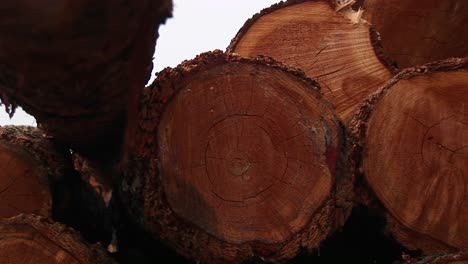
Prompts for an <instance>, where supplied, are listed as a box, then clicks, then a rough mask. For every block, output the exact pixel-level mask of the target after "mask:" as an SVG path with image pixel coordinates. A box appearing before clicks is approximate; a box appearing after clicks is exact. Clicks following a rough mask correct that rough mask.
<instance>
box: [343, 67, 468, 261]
mask: <svg viewBox="0 0 468 264" xmlns="http://www.w3.org/2000/svg"><path fill="white" fill-rule="evenodd" d="M467 83H468V59H448V60H445V61H438V62H434V63H430V64H426V65H424V66H420V67H415V68H410V69H407V70H404V71H402V72H401V73H399V74H398V75H397V76H395V78H393V79H392V80H390V81H389V82H388V83H387V84H386V85H385V86H384V87H383V88H382V89H381V90H380V91H379V92H378V93H376V94H374V95H372V96H371V97H369V99H367V100H366V102H365V103H364V104H363V106H362V107H361V109H360V111H359V112H358V114H357V115H356V116H355V117H354V119H353V121H352V122H351V127H352V129H353V131H352V132H353V133H352V134H353V135H354V136H355V138H356V139H357V142H356V144H355V146H354V159H355V162H356V177H357V179H358V182H362V183H363V185H362V186H360V187H361V188H358V189H357V190H358V193H359V194H360V195H361V196H362V197H364V198H363V200H365V201H367V203H370V204H372V203H374V204H376V203H375V202H377V203H379V204H380V205H379V206H380V207H381V209H383V210H384V211H386V212H387V216H388V217H387V218H388V222H389V223H388V228H389V230H390V231H391V232H392V233H393V235H394V236H395V237H396V238H397V239H398V240H399V241H401V242H402V243H403V244H404V245H406V246H407V247H409V248H412V249H421V250H423V252H424V253H426V254H433V253H437V252H447V251H448V252H454V251H457V250H462V249H466V248H467V247H468V244H467V243H468V229H467V228H466V226H468V210H467V208H468V207H467V205H468V200H467V196H466V194H465V190H466V189H467V188H468V185H467V183H468V178H467V175H468V159H467V157H468V129H467V128H468V127H467V126H468V109H467V108H466V102H467V101H468V85H467Z"/></svg>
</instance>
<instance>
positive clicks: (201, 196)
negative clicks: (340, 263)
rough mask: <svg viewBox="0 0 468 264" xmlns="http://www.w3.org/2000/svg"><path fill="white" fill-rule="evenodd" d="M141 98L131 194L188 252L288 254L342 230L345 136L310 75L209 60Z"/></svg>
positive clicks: (151, 224)
mask: <svg viewBox="0 0 468 264" xmlns="http://www.w3.org/2000/svg"><path fill="white" fill-rule="evenodd" d="M143 103H144V104H143V106H142V107H143V108H142V110H141V112H140V129H139V132H138V134H137V137H138V139H137V141H139V142H140V143H139V145H138V148H137V152H136V153H134V157H133V159H131V160H133V161H134V162H137V163H136V164H130V165H129V167H128V168H127V172H126V177H125V183H124V186H123V190H124V192H126V196H127V197H128V198H129V199H128V200H129V202H130V203H132V204H130V206H131V207H133V208H137V209H138V208H141V207H143V209H144V210H143V211H142V212H140V214H143V215H139V216H137V219H143V220H142V222H143V223H144V225H145V226H146V227H147V228H149V229H150V230H153V231H155V232H158V233H159V235H160V236H161V238H162V239H163V240H165V241H167V242H168V243H169V244H171V245H172V246H173V247H175V248H176V249H177V250H178V251H179V252H180V253H181V254H183V255H185V256H188V257H190V258H192V259H194V260H201V261H208V262H210V261H213V262H217V261H221V260H225V261H235V262H237V261H242V260H245V259H246V258H248V257H250V256H252V255H260V256H262V257H264V258H272V259H283V258H290V257H293V256H295V254H297V252H298V250H299V249H300V247H301V246H303V247H306V248H309V249H313V248H316V247H318V245H319V244H320V242H321V241H322V240H323V239H324V238H325V237H326V236H327V235H329V233H331V231H332V230H334V228H335V227H336V226H337V225H340V224H342V223H341V222H340V223H338V222H337V220H338V219H339V217H337V214H338V213H337V211H335V205H336V204H337V203H339V202H338V201H336V200H338V195H337V194H336V192H335V189H338V187H337V185H340V186H341V185H342V184H343V182H342V181H341V180H342V179H343V177H342V176H344V175H342V172H341V166H342V164H341V163H339V162H340V161H341V154H340V152H341V151H342V147H343V146H344V142H343V134H342V133H343V131H342V129H341V126H340V124H339V122H338V121H337V118H336V116H335V115H334V112H333V110H332V108H331V106H330V105H329V104H328V103H327V102H325V101H324V100H323V99H322V96H321V94H320V92H319V91H318V87H317V84H316V83H315V82H314V81H312V80H310V79H307V78H306V77H305V76H304V75H303V74H301V72H297V71H295V70H293V69H288V68H285V67H284V66H281V65H279V64H278V63H276V62H274V61H272V60H266V59H256V60H253V59H242V58H240V57H236V56H230V55H225V54H223V53H221V52H219V51H217V52H214V53H206V54H202V55H200V56H199V57H197V58H196V59H194V60H193V61H189V62H186V63H184V64H182V65H180V66H179V67H177V68H176V69H168V70H166V71H163V72H162V73H160V74H159V75H158V79H157V81H156V82H155V84H154V86H153V88H152V89H149V90H148V91H147V94H146V97H145V100H144V102H143ZM154 118H156V119H154ZM154 140H157V143H156V142H155V141H154ZM158 160H159V161H158ZM148 162H149V164H150V165H149V167H146V168H145V167H142V166H144V164H146V163H148ZM140 168H142V169H143V171H140V170H141V169H140ZM158 168H160V170H159V171H158ZM140 175H141V176H140ZM141 177H143V178H141ZM337 178H340V181H339V183H337ZM341 190H345V187H344V186H342V188H341ZM350 192H351V190H350ZM139 201H143V202H144V204H141V203H138V202H139ZM166 201H167V203H166ZM341 207H343V208H344V207H345V205H341ZM138 217H139V218H138ZM188 223H190V224H188ZM207 241H208V242H207Z"/></svg>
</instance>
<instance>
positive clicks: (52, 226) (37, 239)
mask: <svg viewBox="0 0 468 264" xmlns="http://www.w3.org/2000/svg"><path fill="white" fill-rule="evenodd" d="M0 262H2V263H11V264H33V263H44V264H45V263H48V264H65V263H67V264H72V263H73V264H75V263H76V264H78V263H82V264H91V263H109V264H110V263H115V262H114V261H113V260H112V259H111V258H110V257H108V256H107V255H106V253H105V252H104V250H103V249H101V248H99V247H97V246H91V245H89V244H87V243H85V242H84V241H83V240H82V239H81V238H80V236H79V234H78V233H76V232H75V231H73V230H71V229H70V228H67V227H65V226H63V225H60V224H57V223H52V222H50V221H49V220H47V219H46V218H41V217H38V216H33V215H19V216H17V217H14V218H10V219H6V220H3V221H1V222H0Z"/></svg>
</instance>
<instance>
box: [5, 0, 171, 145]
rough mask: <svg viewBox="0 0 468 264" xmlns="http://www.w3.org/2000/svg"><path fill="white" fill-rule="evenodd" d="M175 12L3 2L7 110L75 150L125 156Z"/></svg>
mask: <svg viewBox="0 0 468 264" xmlns="http://www.w3.org/2000/svg"><path fill="white" fill-rule="evenodd" d="M171 8H172V1H171V0H154V1H147V0H146V1H145V0H139V1H122V0H108V1H91V0H80V1H76V0H67V1H62V0H60V1H59V0H52V1H49V2H48V3H47V4H43V3H40V2H35V1H29V0H20V1H17V0H14V1H13V0H5V1H1V3H0V36H1V39H2V41H1V43H0V95H1V100H2V102H3V103H4V104H6V105H7V110H8V111H9V112H10V114H12V113H13V111H14V107H15V106H16V105H20V106H21V107H23V108H24V110H25V111H26V112H28V113H29V114H31V115H33V116H34V117H35V118H36V120H37V122H38V124H40V125H41V127H42V128H43V129H44V130H45V131H46V132H47V133H49V134H50V135H53V136H54V137H56V138H57V139H59V140H61V141H62V142H65V143H66V144H68V145H71V146H72V147H73V148H74V149H90V148H91V149H96V148H98V147H99V146H105V147H107V148H110V147H114V148H116V149H118V146H120V144H119V143H121V141H122V139H121V138H122V135H123V132H124V125H125V123H126V120H125V118H126V113H127V108H130V109H129V110H128V111H129V112H130V113H131V112H132V111H136V110H133V109H132V107H136V104H135V102H134V101H135V100H137V98H138V95H139V93H140V92H141V90H142V89H143V87H144V85H145V82H146V81H147V79H148V78H149V73H150V72H151V65H152V63H151V61H152V56H153V51H154V46H155V41H156V38H157V35H158V34H157V30H158V27H159V24H161V23H163V22H164V21H165V19H166V18H167V17H168V16H170V13H171ZM115 146H117V147H115ZM91 152H92V151H91ZM111 152H112V151H110V152H109V153H111Z"/></svg>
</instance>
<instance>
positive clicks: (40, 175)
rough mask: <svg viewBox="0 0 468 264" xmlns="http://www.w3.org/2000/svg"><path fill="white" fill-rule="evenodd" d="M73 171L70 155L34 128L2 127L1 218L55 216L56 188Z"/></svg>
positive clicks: (0, 165) (0, 164)
mask: <svg viewBox="0 0 468 264" xmlns="http://www.w3.org/2000/svg"><path fill="white" fill-rule="evenodd" d="M68 170H71V159H70V152H69V151H68V149H66V148H64V147H61V146H59V145H57V144H56V143H54V142H53V141H51V140H50V139H47V138H46V137H45V136H44V134H43V132H42V131H40V130H39V129H37V128H33V127H13V126H4V127H0V172H1V173H0V200H1V202H0V218H6V217H12V216H15V215H17V214H20V213H32V214H40V215H43V216H46V217H50V216H52V198H53V195H52V189H51V188H52V186H53V185H54V184H55V183H58V182H60V181H62V179H63V178H64V176H65V173H66V171H68Z"/></svg>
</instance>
